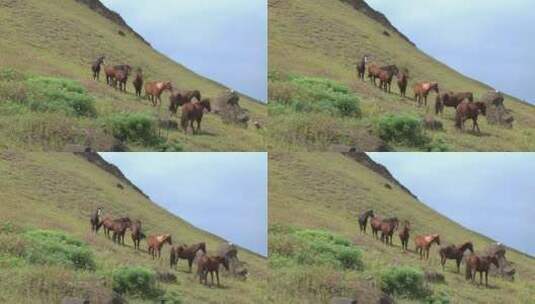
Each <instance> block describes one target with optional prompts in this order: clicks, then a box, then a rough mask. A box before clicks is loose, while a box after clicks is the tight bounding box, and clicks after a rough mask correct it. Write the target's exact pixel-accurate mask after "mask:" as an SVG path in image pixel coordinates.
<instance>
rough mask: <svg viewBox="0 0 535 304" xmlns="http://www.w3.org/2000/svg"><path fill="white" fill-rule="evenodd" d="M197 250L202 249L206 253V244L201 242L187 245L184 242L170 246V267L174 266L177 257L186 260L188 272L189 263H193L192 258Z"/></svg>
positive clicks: (176, 262)
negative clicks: (176, 245)
mask: <svg viewBox="0 0 535 304" xmlns="http://www.w3.org/2000/svg"><path fill="white" fill-rule="evenodd" d="M197 251H202V252H203V253H204V254H206V244H205V243H204V242H203V243H198V244H195V245H191V246H189V247H188V246H187V245H186V244H184V245H180V246H178V247H174V248H171V257H170V259H169V261H170V267H171V268H173V266H174V267H175V268H176V265H177V264H178V260H179V259H183V260H188V266H189V272H191V265H193V260H194V259H195V256H196V255H197Z"/></svg>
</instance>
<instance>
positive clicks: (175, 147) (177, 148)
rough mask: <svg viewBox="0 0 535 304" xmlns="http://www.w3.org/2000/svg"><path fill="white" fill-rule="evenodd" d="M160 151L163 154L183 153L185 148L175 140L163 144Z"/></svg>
mask: <svg viewBox="0 0 535 304" xmlns="http://www.w3.org/2000/svg"><path fill="white" fill-rule="evenodd" d="M159 150H160V151H161V152H183V151H184V146H183V145H182V143H181V142H180V141H178V140H177V139H175V140H172V141H170V142H166V143H162V144H161V145H160V146H159Z"/></svg>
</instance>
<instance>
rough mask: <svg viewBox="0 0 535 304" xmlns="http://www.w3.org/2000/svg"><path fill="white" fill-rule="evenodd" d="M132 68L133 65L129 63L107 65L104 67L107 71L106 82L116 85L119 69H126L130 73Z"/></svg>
mask: <svg viewBox="0 0 535 304" xmlns="http://www.w3.org/2000/svg"><path fill="white" fill-rule="evenodd" d="M131 70H132V67H131V66H129V65H128V64H121V65H115V66H107V67H105V68H104V72H105V73H106V83H107V84H108V85H110V86H115V83H116V81H117V79H116V77H117V76H116V74H117V72H118V71H124V72H126V74H127V75H128V74H129V73H130V71H131Z"/></svg>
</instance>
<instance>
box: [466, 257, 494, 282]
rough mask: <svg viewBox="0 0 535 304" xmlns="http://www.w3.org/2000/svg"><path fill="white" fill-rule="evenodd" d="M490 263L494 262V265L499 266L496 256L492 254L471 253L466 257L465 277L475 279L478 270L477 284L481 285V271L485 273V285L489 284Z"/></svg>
mask: <svg viewBox="0 0 535 304" xmlns="http://www.w3.org/2000/svg"><path fill="white" fill-rule="evenodd" d="M490 264H494V266H496V267H500V265H499V263H498V258H497V257H496V256H495V255H493V256H478V255H475V254H472V255H471V256H469V257H468V258H467V259H466V279H467V280H472V282H474V281H475V279H476V272H479V285H483V273H485V286H486V287H488V286H489V269H490Z"/></svg>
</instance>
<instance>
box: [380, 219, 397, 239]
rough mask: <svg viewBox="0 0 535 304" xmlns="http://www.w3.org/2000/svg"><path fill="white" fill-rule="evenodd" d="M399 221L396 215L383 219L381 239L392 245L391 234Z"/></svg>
mask: <svg viewBox="0 0 535 304" xmlns="http://www.w3.org/2000/svg"><path fill="white" fill-rule="evenodd" d="M398 225H399V221H398V219H397V218H396V217H393V218H389V219H385V220H383V222H382V223H381V241H382V242H384V243H385V244H386V245H388V244H390V245H391V246H392V234H394V230H396V229H397V228H398Z"/></svg>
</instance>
